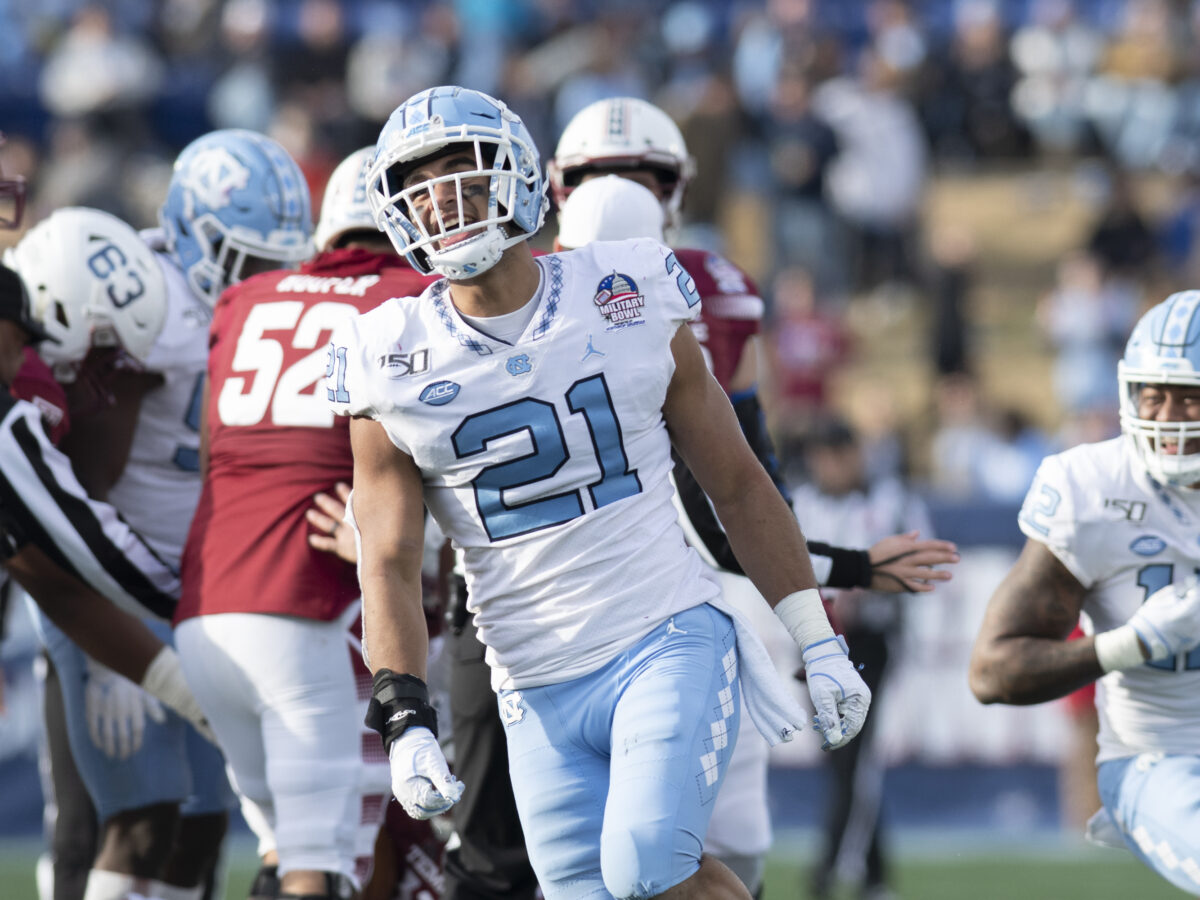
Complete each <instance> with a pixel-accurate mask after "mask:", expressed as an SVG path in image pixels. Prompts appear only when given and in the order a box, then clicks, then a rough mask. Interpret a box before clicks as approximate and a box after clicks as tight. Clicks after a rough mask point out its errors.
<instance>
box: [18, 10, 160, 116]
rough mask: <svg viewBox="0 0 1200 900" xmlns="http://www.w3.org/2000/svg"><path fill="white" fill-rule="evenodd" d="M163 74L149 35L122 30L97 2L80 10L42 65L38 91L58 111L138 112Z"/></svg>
mask: <svg viewBox="0 0 1200 900" xmlns="http://www.w3.org/2000/svg"><path fill="white" fill-rule="evenodd" d="M162 79H163V66H162V62H161V60H160V59H159V58H158V56H157V55H156V54H155V53H154V51H153V50H152V49H151V47H150V45H149V43H148V42H147V41H146V40H145V38H143V37H141V36H138V35H136V34H129V33H118V32H117V31H116V30H115V27H114V23H113V20H112V17H111V15H110V14H109V12H108V10H107V9H105V7H103V6H101V5H99V4H88V5H85V6H83V7H81V8H80V9H79V11H78V12H77V13H76V14H75V17H74V19H73V20H72V22H71V26H70V28H69V29H68V30H67V32H66V33H65V34H64V35H62V37H61V38H60V39H59V40H58V41H57V42H56V43H55V45H54V48H53V50H51V51H50V53H49V54H48V55H47V57H46V64H45V67H44V68H43V69H42V76H41V84H40V93H41V97H42V101H43V102H44V103H45V104H46V108H47V109H48V110H49V111H50V112H51V113H53V114H54V115H56V116H61V117H63V118H78V117H81V116H87V115H98V114H109V115H118V114H123V113H130V112H140V111H141V110H142V109H143V108H144V107H146V106H148V105H149V103H150V102H151V101H152V100H153V99H154V97H155V95H156V93H157V92H158V89H159V87H160V86H161V84H162Z"/></svg>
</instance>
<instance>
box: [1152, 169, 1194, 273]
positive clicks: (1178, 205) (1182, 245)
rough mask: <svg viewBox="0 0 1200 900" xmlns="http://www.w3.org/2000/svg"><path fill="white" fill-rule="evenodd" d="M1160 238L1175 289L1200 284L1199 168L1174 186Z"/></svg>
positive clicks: (1168, 271) (1160, 245)
mask: <svg viewBox="0 0 1200 900" xmlns="http://www.w3.org/2000/svg"><path fill="white" fill-rule="evenodd" d="M1158 239H1159V251H1160V253H1161V254H1162V258H1163V262H1164V264H1165V265H1166V268H1167V273H1168V275H1170V277H1171V278H1172V279H1173V282H1174V287H1173V288H1172V290H1177V289H1182V288H1183V287H1185V286H1190V285H1194V284H1200V165H1198V166H1196V167H1195V168H1192V169H1189V170H1188V171H1187V172H1186V173H1185V174H1184V175H1183V176H1182V177H1181V178H1180V179H1179V180H1178V182H1177V183H1176V184H1175V185H1174V190H1173V192H1172V197H1171V200H1170V204H1169V205H1168V207H1167V209H1166V211H1165V213H1164V215H1163V217H1162V223H1161V228H1160V233H1159V236H1158Z"/></svg>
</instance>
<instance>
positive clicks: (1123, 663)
mask: <svg viewBox="0 0 1200 900" xmlns="http://www.w3.org/2000/svg"><path fill="white" fill-rule="evenodd" d="M1094 646H1095V648H1096V659H1097V660H1099V662H1100V668H1101V669H1103V670H1104V671H1105V672H1115V671H1117V670H1118V669H1132V668H1134V667H1135V666H1140V665H1141V664H1142V663H1144V662H1145V661H1146V656H1145V654H1144V653H1143V652H1142V642H1141V640H1140V639H1139V638H1138V634H1137V632H1136V631H1134V629H1133V626H1132V625H1121V626H1120V627H1119V628H1114V629H1113V630H1112V631H1102V632H1100V633H1099V634H1098V635H1096V639H1095V642H1094Z"/></svg>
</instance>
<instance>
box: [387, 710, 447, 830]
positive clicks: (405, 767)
mask: <svg viewBox="0 0 1200 900" xmlns="http://www.w3.org/2000/svg"><path fill="white" fill-rule="evenodd" d="M388 758H389V759H390V760H391V763H392V793H393V794H395V795H396V799H397V800H399V801H400V805H401V806H403V807H404V811H405V812H406V813H408V814H409V815H410V816H412V817H413V818H414V819H431V818H433V817H434V816H436V815H439V814H440V813H444V812H445V811H446V810H448V809H449V808H450V807H451V806H453V805H454V804H455V803H457V802H458V798H459V797H461V796H462V792H463V783H462V782H461V781H459V780H458V779H457V778H455V777H454V776H453V775H451V774H450V768H449V767H448V766H447V765H446V757H445V756H444V755H442V748H441V746H440V745H439V744H438V740H437V738H436V737H434V736H433V732H432V731H430V730H429V729H428V728H424V727H422V726H420V725H414V726H413V727H411V728H409V729H408V730H407V731H405V732H404V734H402V735H400V737H398V738H396V740H395V742H394V743H393V744H392V749H391V750H390V751H389V752H388Z"/></svg>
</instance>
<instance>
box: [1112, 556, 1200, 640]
mask: <svg viewBox="0 0 1200 900" xmlns="http://www.w3.org/2000/svg"><path fill="white" fill-rule="evenodd" d="M1127 624H1128V625H1129V626H1130V627H1131V628H1132V629H1133V630H1134V631H1136V632H1137V636H1138V638H1139V639H1140V640H1141V642H1142V644H1143V645H1144V646H1145V648H1146V649H1147V650H1148V651H1149V652H1150V659H1152V660H1160V659H1170V658H1171V657H1172V656H1175V655H1176V654H1178V653H1186V652H1187V651H1189V650H1191V649H1192V648H1193V647H1195V646H1197V645H1198V644H1200V580H1197V578H1196V576H1194V575H1193V576H1191V577H1189V578H1187V579H1185V580H1184V581H1180V582H1176V583H1174V584H1168V585H1167V586H1166V587H1164V588H1161V589H1159V590H1157V591H1155V592H1154V593H1153V594H1151V595H1150V596H1149V597H1147V598H1146V602H1145V603H1143V604H1142V605H1141V606H1139V607H1138V610H1137V612H1135V613H1134V614H1133V615H1132V616H1130V617H1129V621H1128V623H1127Z"/></svg>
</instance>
